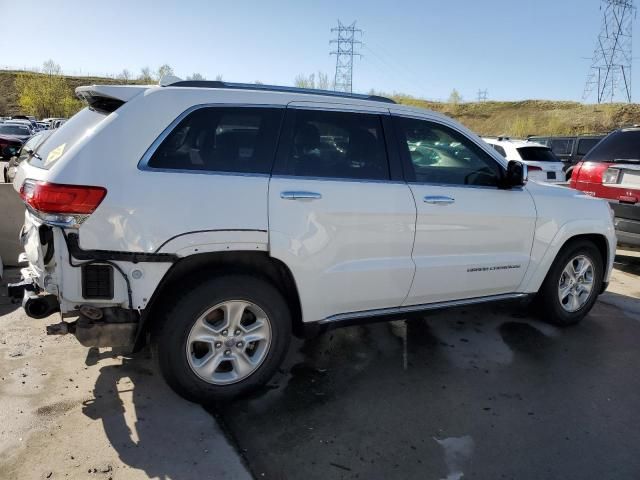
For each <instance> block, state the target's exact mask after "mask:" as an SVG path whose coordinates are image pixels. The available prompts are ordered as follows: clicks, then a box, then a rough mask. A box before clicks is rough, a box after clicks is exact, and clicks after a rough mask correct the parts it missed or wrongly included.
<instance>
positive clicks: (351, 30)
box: [329, 20, 363, 93]
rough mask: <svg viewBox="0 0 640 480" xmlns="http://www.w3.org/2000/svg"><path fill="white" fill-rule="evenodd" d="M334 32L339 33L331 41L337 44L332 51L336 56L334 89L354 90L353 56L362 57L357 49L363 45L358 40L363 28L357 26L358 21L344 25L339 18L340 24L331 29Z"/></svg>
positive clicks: (342, 90)
mask: <svg viewBox="0 0 640 480" xmlns="http://www.w3.org/2000/svg"><path fill="white" fill-rule="evenodd" d="M331 32H332V33H336V34H337V38H334V39H333V40H331V41H330V42H329V43H331V44H335V45H336V49H335V50H333V51H332V52H330V54H331V55H335V56H336V74H335V77H334V81H333V89H334V90H336V91H340V92H349V93H351V92H353V57H362V55H361V54H359V53H357V52H356V51H355V49H356V48H359V47H360V46H361V45H362V42H361V41H359V40H356V34H358V35H360V36H362V34H363V32H362V30H361V29H359V28H356V22H353V23H352V24H351V25H347V26H345V25H343V24H342V22H340V20H338V26H337V27H335V28H332V29H331Z"/></svg>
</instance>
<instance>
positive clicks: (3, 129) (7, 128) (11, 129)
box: [0, 125, 31, 135]
mask: <svg viewBox="0 0 640 480" xmlns="http://www.w3.org/2000/svg"><path fill="white" fill-rule="evenodd" d="M0 133H3V134H5V135H29V134H30V133H31V132H30V131H29V128H28V127H23V126H21V125H0Z"/></svg>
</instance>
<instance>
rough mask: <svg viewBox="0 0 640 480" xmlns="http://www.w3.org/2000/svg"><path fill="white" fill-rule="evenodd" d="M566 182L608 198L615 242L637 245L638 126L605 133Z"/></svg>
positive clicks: (639, 199) (639, 197)
mask: <svg viewBox="0 0 640 480" xmlns="http://www.w3.org/2000/svg"><path fill="white" fill-rule="evenodd" d="M569 185H570V186H571V188H575V189H577V190H580V191H582V192H584V193H586V194H588V195H593V196H594V197H598V198H604V199H607V200H609V203H610V205H611V207H612V208H613V211H614V214H615V225H616V235H617V236H618V244H619V245H627V246H632V247H640V127H633V128H623V129H620V130H615V131H614V132H611V133H610V134H609V135H607V136H606V137H605V138H604V139H603V140H602V141H600V143H598V144H597V145H596V146H595V147H594V148H593V149H592V150H590V151H589V153H587V154H586V155H585V156H584V158H583V159H582V162H580V163H579V164H578V165H577V166H576V168H575V169H574V170H573V174H572V175H571V181H570V183H569Z"/></svg>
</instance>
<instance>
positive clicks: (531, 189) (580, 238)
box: [10, 81, 616, 400]
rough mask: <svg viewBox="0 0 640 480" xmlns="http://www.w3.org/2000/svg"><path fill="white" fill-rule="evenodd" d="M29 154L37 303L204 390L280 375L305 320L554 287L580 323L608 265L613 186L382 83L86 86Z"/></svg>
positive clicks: (553, 304)
mask: <svg viewBox="0 0 640 480" xmlns="http://www.w3.org/2000/svg"><path fill="white" fill-rule="evenodd" d="M77 94H78V95H79V96H80V97H81V98H83V99H84V100H86V101H87V102H88V104H89V106H88V107H87V108H85V109H84V110H82V111H81V112H80V113H78V114H77V115H75V116H74V117H73V118H71V119H70V120H69V121H68V122H67V123H65V124H64V125H63V126H62V127H61V128H60V129H59V130H58V131H56V132H55V133H54V134H53V135H52V136H51V137H49V138H48V139H47V140H46V141H45V142H44V143H43V144H41V145H40V146H39V147H38V148H37V149H36V151H34V152H33V153H32V155H31V157H30V158H29V159H28V160H27V161H24V162H22V164H21V166H20V168H19V170H18V173H17V176H16V179H15V182H14V186H15V188H16V190H18V191H19V192H20V194H21V196H22V198H23V199H24V202H25V203H26V205H27V211H26V214H25V225H24V229H23V232H22V234H21V237H22V241H23V244H24V246H25V251H26V254H25V255H23V260H25V261H28V266H26V267H25V268H24V269H23V270H22V274H23V277H24V281H23V282H21V283H20V284H15V285H11V286H10V293H11V294H12V295H13V296H14V297H16V296H17V297H20V298H23V305H24V308H25V310H26V312H27V314H29V315H30V316H32V317H36V318H44V317H45V316H47V315H49V314H51V313H52V312H54V311H58V310H59V311H60V312H61V315H62V317H64V318H68V317H78V318H77V320H76V321H75V322H62V323H59V324H56V325H51V326H49V327H48V328H49V333H67V332H71V333H74V334H75V335H76V336H77V337H78V339H79V340H80V342H81V343H83V344H84V345H87V346H99V347H106V346H124V345H129V346H135V347H136V348H138V347H140V346H141V345H143V344H144V343H145V341H147V340H148V341H150V342H151V345H152V348H153V349H154V351H155V358H156V359H157V361H158V363H159V367H160V369H161V371H162V373H163V374H164V376H165V378H166V380H167V381H168V383H169V384H170V385H171V386H172V387H173V388H174V389H175V390H176V391H178V392H179V393H181V394H182V395H184V396H185V397H187V398H189V399H192V400H210V399H221V398H230V397H233V396H235V395H238V394H241V393H244V392H246V391H248V390H250V389H252V388H255V387H257V386H260V385H262V384H264V383H265V382H266V381H268V379H269V378H270V377H271V376H272V375H273V373H274V372H275V371H276V369H277V367H278V365H279V364H280V362H281V360H282V358H283V357H284V355H285V353H286V351H287V348H288V345H289V340H290V336H291V335H292V333H293V334H296V335H306V334H309V333H314V332H318V331H321V330H323V329H326V328H330V327H334V326H340V325H348V324H351V323H354V322H362V321H369V320H372V319H380V318H383V317H384V318H390V317H400V318H403V317H405V316H406V315H409V314H411V313H416V312H421V311H424V310H428V309H433V308H442V307H449V306H458V305H469V304H476V303H480V302H487V301H492V300H503V299H514V298H522V297H527V296H534V295H537V300H536V301H535V303H536V304H537V305H538V306H539V307H540V310H541V311H542V312H543V315H544V318H546V319H547V320H549V321H552V322H555V323H557V324H560V325H569V324H574V323H576V322H578V321H580V320H581V319H582V318H583V317H584V316H585V315H586V314H587V313H588V312H589V310H590V309H591V307H592V305H593V303H594V302H595V300H596V298H597V296H598V295H599V294H600V293H601V292H602V291H603V290H604V288H605V287H606V285H607V282H608V279H609V275H610V273H611V267H612V262H613V257H614V252H615V245H616V239H615V235H614V228H613V223H612V219H611V215H610V212H609V208H608V205H607V203H606V202H604V201H601V200H598V199H593V198H589V197H586V196H582V195H580V194H579V193H577V192H575V191H572V190H568V189H561V188H553V187H550V186H543V185H539V184H535V183H532V184H526V166H524V165H523V164H521V163H519V162H509V163H508V162H507V161H506V160H505V159H504V158H503V157H501V156H500V155H499V154H498V153H497V152H495V151H494V150H493V149H492V148H490V147H489V146H488V145H487V144H486V143H484V142H483V141H482V140H481V139H480V138H479V137H477V136H476V135H474V134H473V133H471V132H470V131H468V130H466V129H465V128H464V127H462V126H461V125H459V124H458V123H456V122H454V121H453V120H451V119H449V118H446V117H444V116H442V115H438V114H435V113H432V112H428V111H425V110H421V109H416V108H410V107H405V106H401V105H396V104H395V103H393V102H392V101H390V100H387V99H384V98H379V97H367V96H358V95H338V94H334V93H332V92H318V91H304V90H296V89H289V88H284V87H268V86H262V85H241V84H229V83H222V82H200V81H197V82H194V81H191V82H178V83H174V84H171V85H168V86H91V87H81V88H78V89H77Z"/></svg>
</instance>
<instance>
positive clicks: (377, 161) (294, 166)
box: [284, 109, 389, 180]
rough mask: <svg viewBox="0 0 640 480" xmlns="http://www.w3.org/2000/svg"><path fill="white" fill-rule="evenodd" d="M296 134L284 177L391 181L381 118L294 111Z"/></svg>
mask: <svg viewBox="0 0 640 480" xmlns="http://www.w3.org/2000/svg"><path fill="white" fill-rule="evenodd" d="M290 115H293V122H292V125H293V132H291V133H292V137H291V140H290V146H289V148H288V152H287V154H286V166H285V168H284V173H285V174H288V175H296V176H302V177H323V178H345V179H362V180H388V179H389V163H388V160H387V149H386V145H385V140H384V134H383V130H382V123H381V121H380V117H379V116H378V115H375V114H366V113H348V112H332V111H320V110H297V109H296V110H291V111H290Z"/></svg>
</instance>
